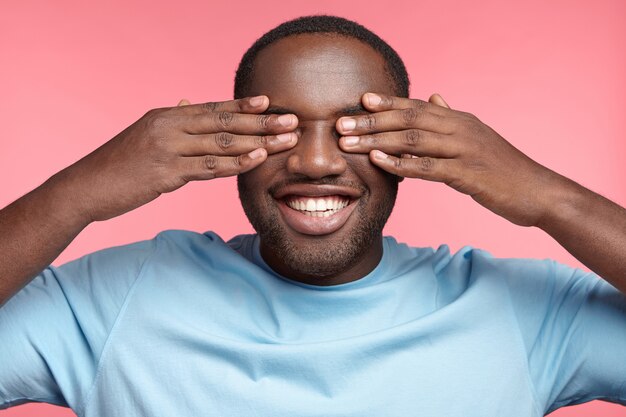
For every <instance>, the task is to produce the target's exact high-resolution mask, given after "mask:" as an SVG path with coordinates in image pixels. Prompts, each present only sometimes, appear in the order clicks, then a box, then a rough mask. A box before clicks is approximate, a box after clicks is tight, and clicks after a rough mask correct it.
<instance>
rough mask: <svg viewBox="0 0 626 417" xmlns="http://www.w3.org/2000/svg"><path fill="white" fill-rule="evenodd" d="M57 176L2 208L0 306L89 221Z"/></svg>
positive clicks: (0, 213)
mask: <svg viewBox="0 0 626 417" xmlns="http://www.w3.org/2000/svg"><path fill="white" fill-rule="evenodd" d="M77 197H78V196H76V195H71V194H68V193H67V192H66V191H63V190H62V189H61V188H60V186H59V185H58V182H57V181H55V177H53V178H51V179H50V180H48V181H46V182H45V183H44V184H43V185H41V186H40V187H38V188H36V189H35V190H33V191H31V192H30V193H28V194H26V195H25V196H23V197H22V198H20V199H18V200H16V201H15V202H13V203H12V204H10V205H9V206H7V207H5V208H4V209H2V210H0V306H2V305H3V304H4V303H5V302H6V301H8V300H9V298H11V297H12V296H13V295H14V294H15V293H17V292H18V291H19V290H20V289H21V288H22V287H24V286H25V285H26V284H27V283H28V282H29V281H30V280H32V279H33V278H34V277H35V276H36V275H37V274H39V273H40V272H41V271H42V270H43V269H44V268H45V267H47V266H48V265H50V263H52V261H54V259H56V257H57V256H58V255H59V254H60V253H61V252H62V251H63V250H64V249H65V248H66V247H67V245H69V244H70V242H71V241H72V240H73V239H74V238H75V237H76V235H78V233H80V232H81V231H82V230H83V229H84V228H85V227H86V226H87V224H88V223H89V222H88V221H87V220H86V219H84V218H82V217H81V216H79V215H77V212H76V211H75V210H73V209H72V205H73V204H72V203H73V201H74V199H76V198H77Z"/></svg>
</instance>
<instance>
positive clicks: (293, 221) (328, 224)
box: [278, 201, 356, 236]
mask: <svg viewBox="0 0 626 417" xmlns="http://www.w3.org/2000/svg"><path fill="white" fill-rule="evenodd" d="M355 207H356V204H355V202H353V201H351V202H350V204H348V205H347V206H346V207H344V208H342V209H341V210H339V211H337V212H336V213H334V214H331V215H330V216H328V217H313V216H308V215H306V214H304V213H301V212H300V211H298V210H294V209H292V208H291V207H289V206H288V205H287V204H285V202H284V201H279V202H278V209H279V210H280V213H281V214H282V215H283V219H285V223H287V225H288V226H289V227H291V228H292V229H293V230H295V231H296V232H299V233H302V234H305V235H313V236H319V235H327V234H330V233H333V232H336V231H337V230H339V229H341V227H342V226H343V225H344V224H345V223H346V222H347V221H348V218H349V217H350V214H352V212H353V211H354V208H355Z"/></svg>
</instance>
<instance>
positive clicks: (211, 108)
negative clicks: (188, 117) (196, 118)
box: [200, 102, 218, 113]
mask: <svg viewBox="0 0 626 417" xmlns="http://www.w3.org/2000/svg"><path fill="white" fill-rule="evenodd" d="M217 107H218V104H217V103H215V102H209V103H202V105H201V106H200V108H201V109H202V110H204V111H206V112H207V113H213V112H214V111H215V110H216V109H217Z"/></svg>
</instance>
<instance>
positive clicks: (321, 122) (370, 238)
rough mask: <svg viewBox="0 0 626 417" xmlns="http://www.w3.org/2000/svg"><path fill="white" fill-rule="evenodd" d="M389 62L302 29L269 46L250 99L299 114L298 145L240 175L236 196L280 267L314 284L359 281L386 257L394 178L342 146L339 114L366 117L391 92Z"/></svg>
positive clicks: (356, 44) (353, 43)
mask: <svg viewBox="0 0 626 417" xmlns="http://www.w3.org/2000/svg"><path fill="white" fill-rule="evenodd" d="M393 87H394V86H393V84H392V83H391V81H390V79H389V77H388V76H387V75H386V72H385V64H384V60H383V58H382V57H381V56H380V55H379V54H378V53H377V52H376V51H374V50H373V49H372V48H371V47H370V46H368V45H366V44H364V43H361V42H360V41H357V40H355V39H351V38H345V37H341V36H328V35H315V34H306V35H296V36H291V37H288V38H285V39H282V40H280V41H278V42H275V43H274V44H272V45H270V46H269V47H267V48H266V49H264V50H263V51H262V52H261V53H260V54H259V55H258V57H257V59H256V61H255V70H254V74H253V77H252V82H251V87H250V91H248V92H247V95H249V96H253V95H261V94H264V95H267V96H268V97H269V99H270V108H269V109H268V113H293V114H295V115H296V116H297V117H298V129H297V133H298V135H299V139H298V144H297V145H296V146H295V147H294V148H293V149H291V150H288V151H285V152H281V153H277V154H273V155H270V156H269V157H268V159H267V161H265V162H264V163H263V164H261V165H260V166H259V167H257V168H256V169H254V170H252V171H250V172H247V173H245V174H242V175H240V176H239V178H238V187H239V196H240V199H241V202H242V205H243V208H244V211H245V213H246V215H247V216H248V219H249V220H250V222H251V223H252V226H253V227H254V228H255V230H256V231H257V232H258V234H259V236H260V239H261V254H262V256H263V258H264V259H265V261H266V262H267V263H268V264H269V265H270V266H271V267H272V268H273V269H274V270H275V271H277V272H278V273H280V274H282V275H284V276H287V277H289V278H292V279H295V280H299V281H302V282H307V283H311V284H317V285H333V284H338V283H342V282H348V281H351V280H354V279H358V278H360V277H362V276H363V275H365V274H367V273H368V272H369V271H371V269H373V268H374V267H375V266H376V264H377V263H378V261H379V260H380V256H381V254H382V239H381V238H382V228H383V226H384V224H385V222H386V221H387V218H388V217H389V215H390V214H391V210H392V208H393V204H394V202H395V197H396V193H397V178H396V177H394V176H392V175H390V174H388V173H385V172H384V171H382V170H381V169H379V168H376V167H375V166H374V165H372V164H371V163H370V162H369V159H368V155H359V154H347V153H345V152H343V151H341V149H340V148H339V146H338V142H337V140H338V138H339V135H338V133H337V131H336V129H335V123H336V122H337V119H338V118H339V117H341V116H346V115H353V114H364V113H367V112H366V111H365V110H364V109H363V107H362V106H361V96H362V95H363V94H364V93H365V92H368V91H371V92H379V93H384V94H390V95H394V94H395V91H394V88H393Z"/></svg>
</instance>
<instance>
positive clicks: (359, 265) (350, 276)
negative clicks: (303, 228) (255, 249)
mask: <svg viewBox="0 0 626 417" xmlns="http://www.w3.org/2000/svg"><path fill="white" fill-rule="evenodd" d="M260 252H261V257H262V258H263V260H264V261H265V263H267V265H269V267H270V268H272V270H274V272H276V273H278V274H280V275H282V276H284V277H286V278H289V279H291V280H293V281H298V282H302V283H304V284H308V285H319V286H330V285H340V284H345V283H348V282H352V281H356V280H358V279H361V278H363V277H364V276H366V275H367V274H369V273H370V272H372V271H373V270H374V268H376V266H377V265H378V264H379V262H380V260H381V258H382V255H383V240H382V235H379V236H378V237H377V238H375V239H373V242H372V244H371V245H369V246H368V247H367V248H366V249H365V250H364V251H362V252H361V253H360V254H359V255H357V256H356V257H355V259H354V260H353V261H352V262H350V263H349V264H348V265H346V266H342V267H338V268H337V270H336V271H332V272H331V273H326V274H316V273H311V272H310V271H307V270H306V269H305V268H303V267H298V266H291V265H289V263H288V262H286V261H285V257H284V256H282V254H281V253H280V251H277V250H276V249H275V248H273V247H268V246H267V245H264V242H263V239H261V242H260Z"/></svg>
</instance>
